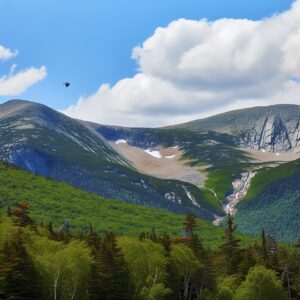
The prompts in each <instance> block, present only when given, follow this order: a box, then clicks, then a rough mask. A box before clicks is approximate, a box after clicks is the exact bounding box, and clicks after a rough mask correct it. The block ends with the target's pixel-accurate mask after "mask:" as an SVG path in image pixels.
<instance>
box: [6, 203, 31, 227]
mask: <svg viewBox="0 0 300 300" xmlns="http://www.w3.org/2000/svg"><path fill="white" fill-rule="evenodd" d="M9 214H10V215H11V216H12V217H13V219H14V221H15V223H16V225H18V226H20V227H25V226H30V227H31V228H32V229H36V227H37V226H36V223H35V222H34V220H33V219H32V218H31V217H30V216H29V206H28V204H26V203H18V204H17V205H16V207H13V208H11V209H10V212H9Z"/></svg>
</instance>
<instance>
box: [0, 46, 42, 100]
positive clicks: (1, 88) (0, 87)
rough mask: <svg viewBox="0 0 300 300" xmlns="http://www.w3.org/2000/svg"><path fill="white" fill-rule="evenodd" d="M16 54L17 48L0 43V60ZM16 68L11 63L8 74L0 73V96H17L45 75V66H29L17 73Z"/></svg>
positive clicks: (17, 52)
mask: <svg viewBox="0 0 300 300" xmlns="http://www.w3.org/2000/svg"><path fill="white" fill-rule="evenodd" d="M18 54H19V51H18V50H15V51H12V50H10V49H8V48H5V47H4V46H2V45H0V61H5V60H8V59H10V58H12V57H14V56H16V55H18ZM16 68H17V65H16V64H13V65H12V66H11V67H10V70H9V74H8V75H2V76H1V75H0V76H1V77H0V96H18V95H20V94H22V93H23V92H25V91H26V90H27V89H28V88H29V87H31V86H32V85H34V84H36V83H37V82H39V81H41V80H43V79H44V78H45V77H46V76H47V70H46V67H45V66H41V67H40V68H35V67H30V68H27V69H24V70H21V71H19V72H17V73H16Z"/></svg>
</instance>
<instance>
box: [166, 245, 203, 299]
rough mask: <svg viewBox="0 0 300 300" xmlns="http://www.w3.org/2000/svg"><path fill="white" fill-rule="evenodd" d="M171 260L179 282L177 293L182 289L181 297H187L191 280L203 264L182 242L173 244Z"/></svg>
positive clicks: (189, 292)
mask: <svg viewBox="0 0 300 300" xmlns="http://www.w3.org/2000/svg"><path fill="white" fill-rule="evenodd" d="M171 261H172V264H173V265H174V268H175V272H176V274H177V276H178V278H179V280H178V281H179V282H180V286H179V287H178V289H179V294H180V293H181V291H182V295H181V297H182V299H189V297H190V294H191V289H190V284H191V281H192V280H193V276H194V275H195V274H196V272H197V271H199V270H200V269H201V268H202V267H203V264H201V262H200V261H199V260H198V259H197V258H196V256H195V254H194V252H193V250H192V249H190V248H189V247H187V246H185V245H183V244H178V245H174V246H173V248H172V251H171Z"/></svg>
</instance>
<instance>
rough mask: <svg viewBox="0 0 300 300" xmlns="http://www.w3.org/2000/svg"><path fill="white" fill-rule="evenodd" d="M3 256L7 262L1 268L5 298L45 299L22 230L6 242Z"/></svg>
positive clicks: (12, 299)
mask: <svg viewBox="0 0 300 300" xmlns="http://www.w3.org/2000/svg"><path fill="white" fill-rule="evenodd" d="M3 256H4V261H5V263H4V264H3V265H2V266H1V270H0V273H1V275H2V282H3V290H2V293H3V295H4V298H3V299H8V300H26V299H28V300H29V299H30V300H41V299H43V295H42V287H41V278H40V276H39V274H38V272H37V271H36V269H35V267H34V265H33V263H32V262H31V261H30V258H29V257H28V255H27V253H26V249H25V247H24V245H23V241H22V237H21V231H18V232H17V233H16V234H15V235H14V236H13V238H12V240H11V241H6V242H5V243H4V248H3Z"/></svg>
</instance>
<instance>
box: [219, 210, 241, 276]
mask: <svg viewBox="0 0 300 300" xmlns="http://www.w3.org/2000/svg"><path fill="white" fill-rule="evenodd" d="M236 227H237V226H234V225H233V217H232V216H231V215H230V214H229V215H228V221H227V228H226V231H225V235H224V237H223V238H224V239H225V243H224V244H223V245H221V246H220V254H221V255H223V257H224V259H225V262H224V263H225V266H224V267H225V272H226V273H227V274H228V275H233V274H237V272H238V268H239V264H240V262H241V249H240V246H239V243H240V240H239V239H236V238H235V237H234V232H235V230H236Z"/></svg>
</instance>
